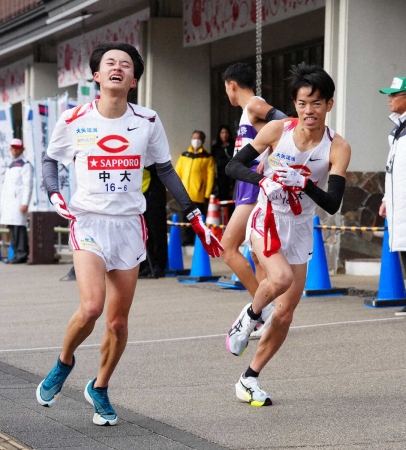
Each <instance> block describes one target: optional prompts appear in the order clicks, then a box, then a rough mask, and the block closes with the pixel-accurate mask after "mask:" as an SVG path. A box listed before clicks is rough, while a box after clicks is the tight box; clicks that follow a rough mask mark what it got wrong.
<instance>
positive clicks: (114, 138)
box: [97, 134, 130, 153]
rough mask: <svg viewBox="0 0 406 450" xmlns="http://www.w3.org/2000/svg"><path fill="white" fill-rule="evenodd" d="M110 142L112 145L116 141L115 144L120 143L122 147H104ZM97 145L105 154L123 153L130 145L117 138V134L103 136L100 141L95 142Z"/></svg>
mask: <svg viewBox="0 0 406 450" xmlns="http://www.w3.org/2000/svg"><path fill="white" fill-rule="evenodd" d="M110 141H112V142H113V143H114V141H116V143H117V141H118V142H120V143H122V145H120V146H119V147H117V146H111V145H106V144H107V142H110ZM97 145H98V146H99V147H100V148H101V149H102V150H104V151H105V152H109V153H120V152H123V151H124V150H126V149H127V148H128V146H129V145H130V143H129V142H128V141H127V139H126V138H125V137H123V136H119V135H118V134H109V135H108V136H104V138H102V139H100V141H98V142H97Z"/></svg>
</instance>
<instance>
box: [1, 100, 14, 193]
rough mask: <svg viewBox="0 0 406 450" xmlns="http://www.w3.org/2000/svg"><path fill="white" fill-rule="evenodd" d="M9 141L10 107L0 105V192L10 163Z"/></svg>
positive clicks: (10, 130)
mask: <svg viewBox="0 0 406 450" xmlns="http://www.w3.org/2000/svg"><path fill="white" fill-rule="evenodd" d="M11 139H13V123H12V117H11V105H10V104H9V103H0V192H1V188H2V186H3V182H4V174H5V172H6V169H7V166H8V165H9V164H10V163H11V153H10V142H11Z"/></svg>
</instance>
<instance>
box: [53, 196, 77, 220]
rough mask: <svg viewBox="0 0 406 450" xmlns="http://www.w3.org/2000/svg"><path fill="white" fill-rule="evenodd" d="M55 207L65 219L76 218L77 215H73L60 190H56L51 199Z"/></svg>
mask: <svg viewBox="0 0 406 450" xmlns="http://www.w3.org/2000/svg"><path fill="white" fill-rule="evenodd" d="M49 200H50V201H51V203H52V205H53V207H54V208H55V211H56V212H57V213H58V214H59V215H60V216H61V217H63V218H64V219H71V220H76V217H75V216H72V214H71V213H70V211H69V209H68V207H67V206H66V203H65V200H64V198H63V197H62V195H61V194H59V192H54V193H53V194H52V195H51V197H50V199H49Z"/></svg>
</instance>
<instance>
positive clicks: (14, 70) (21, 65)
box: [0, 56, 33, 104]
mask: <svg viewBox="0 0 406 450" xmlns="http://www.w3.org/2000/svg"><path fill="white" fill-rule="evenodd" d="M32 61H33V59H32V56H29V57H27V58H24V59H21V60H20V61H18V62H16V63H13V64H10V65H9V66H5V67H2V68H1V69H0V103H8V102H10V103H12V104H14V103H19V102H21V101H23V100H24V98H25V85H24V83H25V69H26V68H27V66H28V65H29V64H31V63H32Z"/></svg>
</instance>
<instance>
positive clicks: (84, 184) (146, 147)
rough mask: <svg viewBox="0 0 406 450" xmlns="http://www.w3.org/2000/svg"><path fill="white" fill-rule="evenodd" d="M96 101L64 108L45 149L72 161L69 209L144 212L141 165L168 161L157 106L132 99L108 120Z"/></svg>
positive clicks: (117, 213)
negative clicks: (74, 186) (73, 185)
mask: <svg viewBox="0 0 406 450" xmlns="http://www.w3.org/2000/svg"><path fill="white" fill-rule="evenodd" d="M96 103H97V101H93V102H92V103H86V104H85V105H82V106H78V107H76V108H74V109H70V110H67V111H65V112H64V113H63V114H62V115H61V117H60V119H59V120H58V123H57V124H56V127H55V130H54V132H53V133H52V139H51V142H50V143H49V146H48V149H47V154H48V155H49V157H51V158H53V159H55V160H56V161H59V162H60V163H62V164H63V165H64V166H66V167H67V166H68V165H69V164H70V163H72V162H74V163H75V173H76V183H77V190H76V191H75V193H74V195H73V196H72V198H71V200H70V202H69V210H70V212H71V213H72V214H73V215H74V216H80V215H81V214H84V213H87V212H89V213H96V214H108V215H114V216H120V215H123V216H129V215H134V214H142V213H143V212H144V211H145V198H144V196H143V194H142V192H141V186H142V172H143V168H144V166H149V165H151V164H154V163H156V162H157V163H165V162H167V161H170V160H171V155H170V153H169V145H168V140H167V138H166V134H165V131H164V128H163V126H162V123H161V121H160V119H159V117H158V115H157V114H156V112H155V111H153V110H151V109H148V108H144V107H142V106H139V105H135V104H132V103H128V104H127V111H126V112H125V114H124V115H123V116H121V117H119V118H117V119H107V118H105V117H103V116H102V115H101V114H100V113H99V112H98V110H97V106H96Z"/></svg>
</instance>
